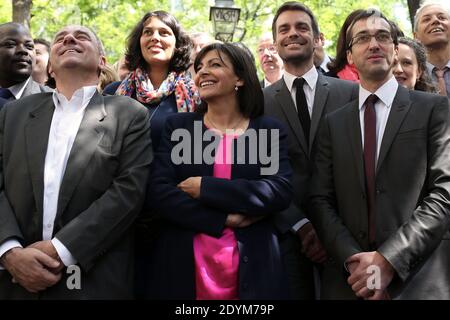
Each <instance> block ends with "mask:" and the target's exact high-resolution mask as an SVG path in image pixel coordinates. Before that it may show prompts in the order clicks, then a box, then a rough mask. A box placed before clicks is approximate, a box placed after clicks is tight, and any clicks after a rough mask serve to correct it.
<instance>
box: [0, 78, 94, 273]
mask: <svg viewBox="0 0 450 320" xmlns="http://www.w3.org/2000/svg"><path fill="white" fill-rule="evenodd" d="M96 90H97V87H96V86H87V87H83V88H80V89H78V90H77V91H75V92H74V94H73V96H72V98H71V100H70V101H69V100H67V99H66V97H65V96H64V95H62V94H60V93H58V92H57V91H54V92H53V102H54V104H55V111H54V113H53V118H52V123H51V126H50V133H49V138H48V145H47V153H46V155H45V165H44V208H43V209H44V217H43V228H42V240H50V239H51V241H52V244H53V246H54V247H55V249H56V251H57V252H58V255H59V257H60V258H61V261H62V262H63V263H64V265H66V266H70V265H73V264H76V263H77V261H76V260H75V259H74V257H73V256H72V254H71V253H70V252H69V250H68V249H67V248H66V247H65V246H64V244H62V243H61V241H59V240H58V239H57V238H53V239H52V234H53V227H54V222H55V217H56V211H57V207H58V197H59V190H60V187H61V182H62V179H63V177H64V172H65V170H66V166H67V161H68V159H69V155H70V151H71V150H72V146H73V143H74V141H75V137H76V135H77V132H78V129H79V128H80V124H81V120H82V119H83V116H84V113H85V110H86V107H87V105H88V104H89V102H90V101H91V99H92V97H93V95H94V93H95V92H96ZM15 247H22V246H21V244H20V243H19V242H18V241H17V240H16V239H10V240H7V241H5V242H4V243H3V244H2V245H0V257H1V256H2V255H3V254H4V253H5V252H7V251H8V250H10V249H12V248H15Z"/></svg>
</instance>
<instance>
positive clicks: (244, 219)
mask: <svg viewBox="0 0 450 320" xmlns="http://www.w3.org/2000/svg"><path fill="white" fill-rule="evenodd" d="M262 218H264V216H245V215H243V214H240V213H230V214H228V216H227V220H226V221H225V226H227V227H229V228H245V227H248V226H249V225H252V224H253V223H255V222H257V221H259V220H261V219H262Z"/></svg>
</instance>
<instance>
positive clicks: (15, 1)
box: [12, 0, 33, 29]
mask: <svg viewBox="0 0 450 320" xmlns="http://www.w3.org/2000/svg"><path fill="white" fill-rule="evenodd" d="M12 5H13V21H14V22H17V23H20V24H23V25H24V26H25V27H27V28H28V29H30V18H31V7H32V6H33V0H12Z"/></svg>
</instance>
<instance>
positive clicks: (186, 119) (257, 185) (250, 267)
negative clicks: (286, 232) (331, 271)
mask: <svg viewBox="0 0 450 320" xmlns="http://www.w3.org/2000/svg"><path fill="white" fill-rule="evenodd" d="M202 118H203V115H202V114H199V113H184V114H177V115H174V116H171V117H169V118H168V119H167V122H166V130H165V131H164V134H163V136H162V140H161V143H160V148H159V150H158V151H157V152H156V156H155V161H154V163H153V165H152V177H151V181H150V185H151V187H150V188H149V194H148V197H149V199H151V203H153V204H154V212H153V213H154V214H158V215H159V216H160V217H161V219H162V220H163V224H162V226H161V229H160V230H161V233H160V235H159V237H158V238H157V240H156V243H155V249H154V252H153V259H152V264H153V266H152V268H151V270H150V271H149V273H150V278H151V279H150V282H149V283H148V288H149V289H150V290H151V292H150V293H149V297H150V298H154V299H155V298H156V299H195V272H194V270H195V269H194V252H193V238H194V236H195V234H197V233H205V234H208V235H210V236H213V237H220V236H221V235H222V232H223V230H224V228H225V220H226V218H227V215H228V213H233V212H239V213H242V214H245V215H272V214H275V213H277V212H278V211H280V210H282V209H284V208H286V206H287V205H288V204H289V202H290V200H291V198H292V187H291V183H290V177H291V173H292V171H291V168H290V165H289V161H288V159H287V145H286V139H287V136H286V133H285V131H284V129H283V128H282V125H281V123H279V122H278V121H277V120H275V119H271V118H268V117H258V118H256V119H253V120H251V121H250V125H249V128H251V129H255V130H258V129H279V130H280V138H279V145H277V147H278V146H279V169H278V172H277V173H276V174H274V175H268V176H264V175H261V172H260V169H261V168H262V167H264V165H262V164H261V162H260V161H259V160H260V159H258V161H257V163H255V164H252V163H251V162H249V150H250V149H249V144H248V143H246V144H245V153H243V154H242V153H240V152H236V153H235V154H234V164H233V166H232V177H231V180H227V179H219V178H214V177H213V168H214V166H213V164H207V163H205V162H203V161H201V163H199V164H194V162H193V161H194V156H195V155H194V154H197V156H198V155H199V154H200V156H201V153H200V151H202V150H205V147H206V146H207V145H208V144H209V142H208V141H204V142H203V143H202V145H200V148H202V149H201V150H199V149H195V147H194V139H197V140H196V142H195V143H199V142H200V143H201V138H200V141H199V139H198V137H197V138H195V137H194V121H199V122H200V123H202ZM179 128H184V129H186V130H187V131H188V132H189V133H190V134H191V137H193V139H191V141H190V142H188V146H190V147H191V148H192V149H191V150H194V152H192V154H191V155H190V156H188V157H189V159H190V160H191V163H192V164H189V163H181V164H179V165H175V164H174V163H173V159H171V152H172V150H173V148H174V146H175V145H177V144H178V142H176V141H171V136H172V133H173V131H174V130H176V129H179ZM201 128H202V129H201V133H203V132H205V130H206V127H205V126H204V125H201ZM269 134H270V131H269ZM241 138H242V137H241ZM241 138H238V139H241ZM242 139H243V138H242ZM267 141H270V137H269V139H268V140H267ZM259 143H261V146H262V143H265V142H261V141H259ZM234 144H236V141H235V142H234ZM262 148H263V149H266V148H265V146H264V147H262ZM195 150H197V151H195ZM268 150H269V151H270V150H273V149H270V147H269V149H268ZM238 151H239V149H238ZM177 154H178V152H177ZM197 156H195V157H197ZM238 159H240V160H245V164H238V163H237V161H238ZM195 176H201V177H203V178H202V184H201V196H200V198H199V199H193V198H191V197H190V196H189V195H188V194H187V193H185V192H183V191H181V190H180V189H178V188H177V187H176V186H177V184H178V183H179V182H181V181H183V180H185V179H187V178H189V177H195ZM235 235H236V238H237V240H238V244H239V256H240V262H239V299H282V298H284V297H285V296H286V286H285V279H284V273H283V270H282V264H281V260H280V252H279V248H278V241H277V237H276V235H275V230H274V228H273V223H272V222H271V221H270V219H263V220H261V221H259V222H257V223H255V224H253V225H251V226H249V227H247V228H241V229H239V228H238V229H235Z"/></svg>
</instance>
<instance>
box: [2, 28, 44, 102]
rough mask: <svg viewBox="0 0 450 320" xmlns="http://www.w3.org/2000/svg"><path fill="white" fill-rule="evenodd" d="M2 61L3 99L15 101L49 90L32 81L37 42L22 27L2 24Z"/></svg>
mask: <svg viewBox="0 0 450 320" xmlns="http://www.w3.org/2000/svg"><path fill="white" fill-rule="evenodd" d="M0 61H1V64H0V97H1V98H3V99H5V100H16V99H20V98H22V97H25V96H28V95H31V94H34V93H40V92H46V91H49V90H48V89H47V88H45V87H43V86H40V85H39V84H38V83H36V82H35V81H33V79H31V72H32V70H33V64H34V61H35V52H34V42H33V38H32V37H31V35H30V32H29V31H28V29H27V28H25V27H24V26H23V25H21V24H18V23H13V22H9V23H5V24H1V25H0ZM1 106H2V102H0V107H1Z"/></svg>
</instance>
